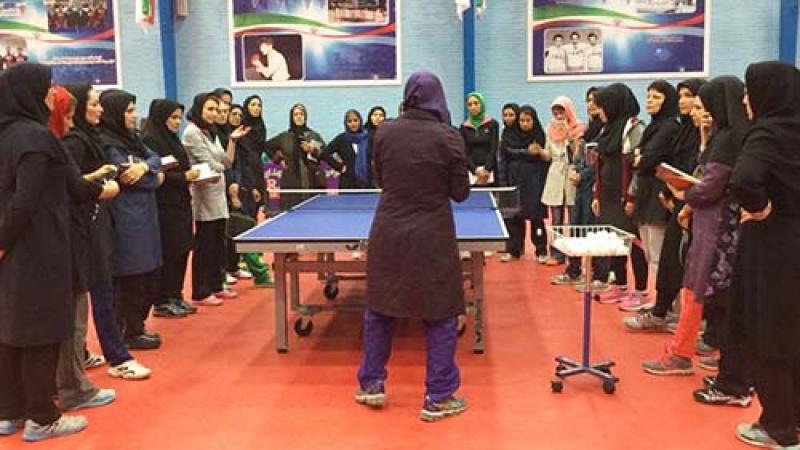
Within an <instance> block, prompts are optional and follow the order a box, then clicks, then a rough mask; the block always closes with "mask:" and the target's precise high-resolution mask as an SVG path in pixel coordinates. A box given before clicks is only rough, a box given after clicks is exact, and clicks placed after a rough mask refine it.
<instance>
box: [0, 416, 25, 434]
mask: <svg viewBox="0 0 800 450" xmlns="http://www.w3.org/2000/svg"><path fill="white" fill-rule="evenodd" d="M24 424H25V421H24V420H22V419H15V420H0V436H11V435H12V434H14V433H16V432H17V430H18V429H20V428H22V426H23V425H24Z"/></svg>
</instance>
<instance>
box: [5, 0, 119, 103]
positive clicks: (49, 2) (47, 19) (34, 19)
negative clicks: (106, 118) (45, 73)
mask: <svg viewBox="0 0 800 450" xmlns="http://www.w3.org/2000/svg"><path fill="white" fill-rule="evenodd" d="M118 20H119V19H118V13H117V3H116V0H84V1H80V2H76V1H71V0H4V1H2V2H0V54H2V56H1V57H0V58H2V66H0V69H2V70H5V69H7V68H9V67H11V66H13V65H14V64H16V63H18V62H24V61H30V62H37V63H41V64H47V65H49V66H51V67H52V68H53V80H54V81H55V82H56V83H58V84H79V83H89V84H93V85H95V86H97V87H99V88H102V89H105V88H112V87H119V86H121V85H122V70H121V69H120V55H121V52H120V48H119V39H118V35H117V30H118V29H119V26H118Z"/></svg>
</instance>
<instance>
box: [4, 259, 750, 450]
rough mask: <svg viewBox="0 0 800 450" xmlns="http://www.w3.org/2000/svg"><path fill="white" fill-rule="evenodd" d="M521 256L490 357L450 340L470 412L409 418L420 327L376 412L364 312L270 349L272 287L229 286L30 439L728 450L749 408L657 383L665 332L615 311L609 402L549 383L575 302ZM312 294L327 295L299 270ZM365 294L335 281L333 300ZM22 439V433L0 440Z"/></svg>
mask: <svg viewBox="0 0 800 450" xmlns="http://www.w3.org/2000/svg"><path fill="white" fill-rule="evenodd" d="M526 258H527V259H525V260H523V261H520V262H516V263H511V264H501V263H500V262H499V260H498V258H497V257H493V258H491V260H490V262H489V264H488V266H487V277H486V278H487V281H486V283H487V285H486V289H487V305H486V311H487V319H486V322H487V351H486V354H484V355H473V354H472V353H471V351H470V350H471V346H470V343H469V341H468V340H467V339H464V340H463V341H462V344H461V347H460V349H459V363H460V365H461V369H462V380H463V385H462V389H461V391H460V393H461V394H463V395H464V396H465V397H466V398H467V399H468V401H469V406H470V409H469V410H468V411H467V412H466V413H465V414H464V415H462V416H460V417H456V418H453V419H449V420H446V421H443V422H440V423H435V424H428V423H423V422H421V421H420V420H419V419H418V418H417V414H418V412H419V407H420V405H421V399H422V394H423V385H422V380H423V375H424V352H423V351H422V350H423V345H422V344H423V341H422V339H421V333H420V331H421V328H420V327H419V325H418V324H416V323H407V324H405V325H404V326H402V327H400V328H399V330H398V331H399V333H398V336H397V340H396V343H395V353H394V355H393V358H392V360H391V362H390V368H389V370H390V377H389V380H388V385H387V388H388V394H389V405H388V407H387V408H385V409H384V410H382V411H373V410H369V409H366V408H364V407H361V406H358V405H356V404H355V403H354V402H353V400H352V394H353V391H354V388H355V373H356V369H357V365H358V362H359V349H360V341H359V331H358V328H359V315H358V314H357V313H354V312H342V313H339V314H336V315H330V314H328V315H321V316H318V318H317V320H316V321H315V330H314V333H313V334H312V335H311V336H310V337H308V338H297V337H295V336H293V335H292V336H291V339H290V353H288V354H284V355H279V354H277V353H276V352H275V351H274V342H273V334H272V333H273V321H272V305H273V303H272V290H258V289H253V288H251V287H249V286H248V284H249V283H247V282H240V283H239V289H238V291H239V293H240V294H242V296H241V298H239V299H237V300H233V301H230V302H228V303H227V304H226V305H224V306H222V307H219V308H205V309H203V310H202V311H200V313H199V314H198V315H196V316H192V317H190V318H186V319H180V320H165V319H151V320H150V322H149V327H150V328H151V329H152V330H157V331H159V332H160V333H161V334H162V336H163V337H164V339H165V345H164V347H163V348H162V349H161V350H158V351H155V352H142V353H140V354H138V355H137V357H138V358H139V359H140V360H141V361H142V362H144V363H145V364H146V365H147V366H149V367H151V368H152V369H153V372H154V374H153V377H152V379H150V380H148V381H141V382H132V381H121V380H116V379H112V378H110V377H109V376H107V375H106V373H105V369H94V370H93V371H91V377H92V379H93V380H94V381H95V382H96V384H97V385H99V386H101V387H112V388H114V389H116V390H117V394H118V400H117V401H116V402H115V403H113V404H111V405H109V406H106V407H104V408H99V409H95V410H88V411H85V412H84V414H85V415H86V416H87V417H88V418H89V421H90V424H89V428H88V429H87V430H86V431H84V432H83V433H80V434H78V435H75V436H71V437H67V438H62V439H57V440H53V441H50V442H43V443H40V444H36V447H37V448H42V449H44V448H58V449H81V450H90V449H102V450H107V449H115V450H123V449H147V450H151V449H153V450H168V449H192V450H205V449H215V450H216V449H229V450H233V449H337V448H341V449H349V450H356V449H413V448H431V449H444V448H456V449H459V450H469V449H480V450H487V449H488V450H495V449H549V450H557V449H580V450H585V449H587V448H593V449H660V450H668V449H689V448H701V447H702V448H704V449H709V450H710V449H734V450H735V449H738V448H742V449H745V448H748V446H746V445H744V444H741V443H739V442H738V441H737V440H736V438H735V436H734V431H733V430H734V427H735V426H736V424H737V423H739V422H742V421H747V420H752V419H754V418H755V417H757V414H758V412H759V408H758V407H757V406H751V407H750V408H749V409H734V408H712V407H707V406H700V405H698V404H696V403H694V402H693V400H692V398H691V390H692V389H694V388H695V387H697V386H699V385H700V382H701V377H702V376H704V375H706V372H703V371H702V370H699V372H698V374H696V375H694V376H692V377H680V378H655V377H652V376H649V375H645V374H644V373H643V372H642V371H641V370H640V369H639V364H640V362H641V361H642V360H643V359H645V358H649V357H654V356H657V355H659V353H660V351H661V349H662V348H663V346H664V345H665V343H666V341H667V340H668V335H633V334H629V333H626V332H625V331H624V330H623V329H622V326H621V317H622V314H621V313H619V312H618V311H617V310H616V308H615V306H613V305H596V306H595V313H596V314H595V327H594V331H595V334H594V338H595V341H594V342H595V344H594V346H593V351H594V355H596V356H597V358H598V359H601V358H603V359H604V358H612V359H615V360H616V361H617V363H618V367H617V369H616V371H615V373H616V374H617V375H618V376H619V377H620V378H621V379H622V381H621V382H620V384H619V385H618V390H617V393H616V394H615V395H613V396H609V395H606V394H604V393H603V392H602V390H601V388H600V384H599V383H598V381H596V380H595V379H590V378H587V377H578V378H573V379H570V380H568V381H567V382H566V387H565V389H564V393H562V394H560V395H557V394H553V393H551V392H550V383H549V381H550V379H551V376H552V374H553V369H554V365H553V362H552V358H553V357H554V356H556V355H558V354H562V353H567V354H569V355H574V356H577V355H578V352H579V351H580V326H581V325H580V321H581V302H580V295H579V294H578V293H576V292H575V291H574V290H573V289H572V288H565V287H552V286H550V285H549V284H548V279H549V276H550V275H552V274H554V273H557V271H558V270H560V269H552V268H546V267H543V266H539V265H537V264H535V263H534V262H533V261H532V260H530V259H529V258H530V256H528V257H526ZM305 286H306V287H308V288H309V289H308V290H307V292H306V294H308V295H309V296H311V297H313V298H316V299H318V298H321V297H322V294H321V289H320V287H319V285H318V283H317V282H316V281H315V280H313V279H312V278H309V279H308V280H307V281H306V282H305ZM348 293H350V294H353V293H355V294H363V286H359V285H357V284H349V285H348V284H344V285H343V287H342V295H347V294H348ZM17 448H31V447H30V446H29V445H28V444H23V443H22V441H21V440H20V435H19V434H17V435H14V436H12V437H8V438H0V449H3V450H12V449H17Z"/></svg>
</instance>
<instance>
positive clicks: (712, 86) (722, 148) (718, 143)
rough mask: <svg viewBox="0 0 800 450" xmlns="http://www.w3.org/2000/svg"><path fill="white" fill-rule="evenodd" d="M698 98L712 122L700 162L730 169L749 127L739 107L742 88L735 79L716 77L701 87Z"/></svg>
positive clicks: (740, 83) (742, 106)
mask: <svg viewBox="0 0 800 450" xmlns="http://www.w3.org/2000/svg"><path fill="white" fill-rule="evenodd" d="M698 95H700V100H701V101H702V102H703V107H704V108H705V109H706V111H708V112H709V114H711V117H712V118H713V119H714V128H713V129H712V131H711V140H710V141H709V143H708V148H707V149H706V151H705V152H703V155H702V156H701V158H703V160H704V162H717V163H721V164H725V165H728V166H731V167H733V166H734V164H736V158H737V157H738V156H739V152H740V151H741V149H742V145H743V144H744V136H745V134H746V132H747V129H748V127H749V123H748V120H747V116H746V112H745V109H744V105H743V104H742V99H743V98H744V84H743V83H742V81H741V80H739V79H738V78H736V77H732V76H722V77H716V78H714V79H713V80H711V81H709V82H708V83H706V84H704V85H703V86H702V87H701V88H700V92H699V94H698Z"/></svg>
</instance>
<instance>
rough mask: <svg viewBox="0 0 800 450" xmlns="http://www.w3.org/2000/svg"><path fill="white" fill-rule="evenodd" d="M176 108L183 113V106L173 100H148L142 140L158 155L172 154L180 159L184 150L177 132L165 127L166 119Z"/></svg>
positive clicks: (184, 152)
mask: <svg viewBox="0 0 800 450" xmlns="http://www.w3.org/2000/svg"><path fill="white" fill-rule="evenodd" d="M177 110H180V111H181V113H183V111H184V110H185V108H184V106H183V105H181V104H180V103H178V102H176V101H173V100H168V99H156V100H153V101H152V102H150V111H149V112H148V114H147V117H148V119H147V128H145V130H144V136H143V137H142V140H144V142H145V144H147V146H148V147H150V148H151V149H152V150H153V151H155V152H156V153H158V154H159V155H161V156H166V155H173V156H175V157H176V158H177V159H178V160H179V161H180V159H181V157H182V156H183V155H185V154H186V151H185V150H184V148H183V145H182V144H181V139H180V138H179V137H178V134H177V133H173V132H172V131H171V130H170V129H169V128H167V119H169V117H170V116H171V115H172V113H174V112H175V111H177Z"/></svg>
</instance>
